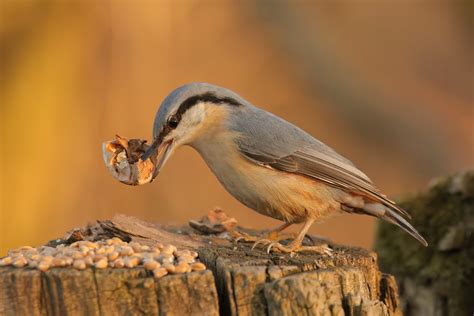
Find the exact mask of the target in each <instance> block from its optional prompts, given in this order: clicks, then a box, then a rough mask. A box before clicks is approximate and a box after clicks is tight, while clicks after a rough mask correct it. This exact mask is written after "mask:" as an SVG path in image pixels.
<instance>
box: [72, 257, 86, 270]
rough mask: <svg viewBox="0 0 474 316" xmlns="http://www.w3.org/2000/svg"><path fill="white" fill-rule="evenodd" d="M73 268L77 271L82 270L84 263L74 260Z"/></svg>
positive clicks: (84, 266)
mask: <svg viewBox="0 0 474 316" xmlns="http://www.w3.org/2000/svg"><path fill="white" fill-rule="evenodd" d="M73 267H74V268H75V269H77V270H84V269H85V268H86V262H85V261H84V260H81V259H79V260H75V261H74V263H73Z"/></svg>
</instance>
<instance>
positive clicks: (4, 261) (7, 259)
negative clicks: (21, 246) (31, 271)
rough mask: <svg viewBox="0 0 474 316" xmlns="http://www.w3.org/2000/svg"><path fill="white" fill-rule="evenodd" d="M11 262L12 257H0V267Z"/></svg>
mask: <svg viewBox="0 0 474 316" xmlns="http://www.w3.org/2000/svg"><path fill="white" fill-rule="evenodd" d="M12 262H13V260H12V257H4V258H2V259H0V267H4V266H9V265H11V264H12Z"/></svg>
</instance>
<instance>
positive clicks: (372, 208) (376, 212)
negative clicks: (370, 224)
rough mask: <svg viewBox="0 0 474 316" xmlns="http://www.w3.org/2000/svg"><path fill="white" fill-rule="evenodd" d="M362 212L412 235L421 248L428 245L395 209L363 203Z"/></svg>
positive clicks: (378, 204)
mask: <svg viewBox="0 0 474 316" xmlns="http://www.w3.org/2000/svg"><path fill="white" fill-rule="evenodd" d="M362 210H363V212H364V213H365V214H369V215H372V216H375V217H378V218H382V219H384V220H386V221H387V222H390V223H392V224H395V225H397V226H398V227H400V228H402V229H403V230H404V231H406V232H407V233H409V234H410V235H412V236H413V237H414V238H415V239H416V240H418V241H419V242H420V243H421V244H422V245H423V246H425V247H427V246H428V243H427V242H426V240H425V239H424V238H423V237H422V236H421V235H420V233H418V231H417V230H416V229H415V228H414V227H413V226H412V225H411V224H410V223H409V222H408V221H407V220H406V219H405V218H404V217H403V216H402V215H401V214H399V212H397V210H396V209H392V208H390V206H386V205H383V204H380V203H365V205H364V207H363V208H362Z"/></svg>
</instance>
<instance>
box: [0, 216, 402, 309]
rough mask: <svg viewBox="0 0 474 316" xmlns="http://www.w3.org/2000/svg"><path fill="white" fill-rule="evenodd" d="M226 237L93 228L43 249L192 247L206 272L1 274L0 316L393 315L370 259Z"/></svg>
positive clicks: (136, 226) (127, 221)
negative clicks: (273, 249) (126, 244)
mask: <svg viewBox="0 0 474 316" xmlns="http://www.w3.org/2000/svg"><path fill="white" fill-rule="evenodd" d="M239 229H240V228H238V229H237V230H239ZM228 236H229V234H228V233H223V234H221V235H219V236H216V235H202V234H198V233H196V232H195V231H194V230H192V229H191V228H188V227H180V228H176V227H166V226H160V225H153V224H150V223H146V222H143V221H141V220H138V219H136V218H133V217H129V216H125V215H117V216H115V217H114V218H113V219H112V220H106V221H98V222H97V224H95V225H93V226H89V227H87V228H84V229H75V230H74V231H72V232H70V233H68V234H67V235H66V236H65V237H64V238H62V239H57V240H54V241H52V242H50V243H49V245H51V246H54V245H57V244H61V243H72V242H74V241H77V240H91V241H95V240H100V239H106V238H111V237H119V238H121V239H122V240H125V241H132V240H133V241H137V242H140V243H142V244H148V245H153V244H154V243H156V242H161V243H164V244H166V243H169V244H173V245H175V246H177V247H178V248H186V249H193V250H196V251H197V252H198V253H199V259H200V260H201V261H202V262H203V263H205V264H206V266H207V267H208V269H209V270H205V271H202V272H192V273H187V274H180V275H168V276H165V277H162V278H160V279H154V278H153V276H152V275H151V274H150V273H149V272H148V271H146V270H144V269H143V268H134V269H111V268H108V269H103V270H97V269H93V268H88V269H86V270H84V271H78V270H75V269H73V268H54V269H51V270H48V271H47V272H40V271H38V270H32V269H27V268H19V269H18V268H12V267H2V268H0V315H140V314H142V315H218V314H220V315H400V314H401V311H400V303H399V298H398V291H397V285H396V282H395V279H394V278H393V277H392V276H390V275H387V274H384V273H382V272H380V271H379V268H378V264H377V255H376V254H375V253H374V252H371V251H367V250H364V249H361V248H355V247H345V246H339V245H334V244H331V246H332V248H333V249H334V255H333V256H331V257H328V256H322V255H318V254H314V253H298V254H296V255H295V256H293V257H292V256H290V255H288V254H279V253H272V254H267V253H266V252H265V251H264V250H262V249H254V250H251V247H250V246H251V245H250V244H246V243H238V244H235V243H234V242H232V241H231V240H230V238H229V237H228ZM311 240H313V241H314V240H315V241H316V242H321V240H317V239H316V238H314V237H313V238H311ZM305 242H306V243H309V242H310V240H305Z"/></svg>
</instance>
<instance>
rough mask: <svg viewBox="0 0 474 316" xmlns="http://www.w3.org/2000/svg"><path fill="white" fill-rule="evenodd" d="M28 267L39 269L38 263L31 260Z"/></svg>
mask: <svg viewBox="0 0 474 316" xmlns="http://www.w3.org/2000/svg"><path fill="white" fill-rule="evenodd" d="M28 267H30V268H32V269H34V268H37V267H38V261H36V260H29V261H28Z"/></svg>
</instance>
